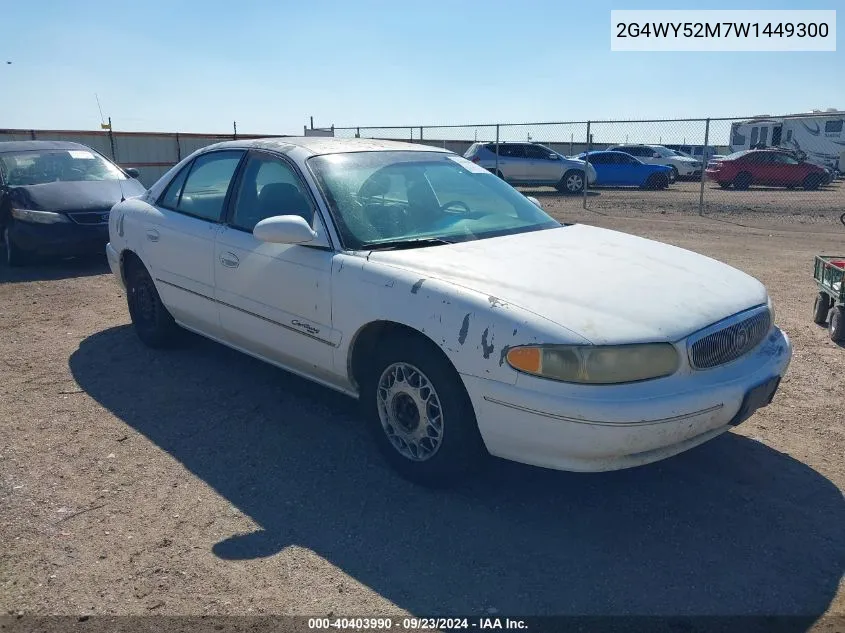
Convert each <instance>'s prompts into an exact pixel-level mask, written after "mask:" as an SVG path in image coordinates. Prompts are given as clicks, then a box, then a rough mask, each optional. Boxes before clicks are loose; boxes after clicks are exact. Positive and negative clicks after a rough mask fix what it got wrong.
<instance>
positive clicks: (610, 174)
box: [575, 152, 672, 189]
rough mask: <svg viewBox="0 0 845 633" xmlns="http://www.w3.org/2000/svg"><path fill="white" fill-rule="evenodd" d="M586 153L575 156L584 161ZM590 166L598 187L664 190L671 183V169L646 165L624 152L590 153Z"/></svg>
mask: <svg viewBox="0 0 845 633" xmlns="http://www.w3.org/2000/svg"><path fill="white" fill-rule="evenodd" d="M586 156H587V152H582V153H581V154H578V155H577V156H575V158H578V159H580V160H584V159H585V157H586ZM590 165H592V166H593V167H594V168H595V170H596V183H595V184H596V185H597V186H599V187H642V188H643V189H665V188H667V187H668V186H669V182H670V181H671V172H672V168H671V167H667V166H666V165H648V164H646V163H643V162H641V161H639V160H637V159H636V158H634V157H633V156H631V155H630V154H626V153H625V152H590Z"/></svg>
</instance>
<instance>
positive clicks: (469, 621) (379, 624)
mask: <svg viewBox="0 0 845 633" xmlns="http://www.w3.org/2000/svg"><path fill="white" fill-rule="evenodd" d="M308 628H309V629H312V630H340V631H366V630H374V631H379V630H381V631H389V630H397V631H436V630H439V631H446V630H472V629H478V630H510V631H517V630H524V629H527V628H528V625H527V624H526V623H525V621H524V620H521V619H519V618H498V617H480V618H425V617H421V618H416V617H406V618H402V619H394V618H382V617H375V618H360V617H357V618H356V617H353V618H308Z"/></svg>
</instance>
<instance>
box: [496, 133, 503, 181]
mask: <svg viewBox="0 0 845 633" xmlns="http://www.w3.org/2000/svg"><path fill="white" fill-rule="evenodd" d="M496 175H497V176H498V175H499V124H498V123H497V124H496ZM502 180H504V178H502Z"/></svg>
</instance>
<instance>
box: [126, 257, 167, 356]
mask: <svg viewBox="0 0 845 633" xmlns="http://www.w3.org/2000/svg"><path fill="white" fill-rule="evenodd" d="M126 302H127V304H128V306H129V316H130V317H131V318H132V325H134V326H135V333H136V334H137V335H138V338H139V339H141V342H143V343H144V345H146V346H148V347H152V348H162V347H168V346H170V345H171V344H172V343H173V341H174V339H175V338H176V334H177V333H178V331H179V326H178V325H176V321H174V320H173V317H172V316H171V314H170V312H168V311H167V308H166V307H164V304H163V303H162V302H161V297H159V294H158V290H156V287H155V283H153V280H152V278H151V277H150V275H149V273H148V272H147V269H146V268H144V265H143V264H142V263H141V262H140V261H138V260H132V261H130V262H127V268H126Z"/></svg>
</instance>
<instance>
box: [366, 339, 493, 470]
mask: <svg viewBox="0 0 845 633" xmlns="http://www.w3.org/2000/svg"><path fill="white" fill-rule="evenodd" d="M374 356H375V358H374V359H373V362H372V364H371V365H370V368H369V370H368V371H367V372H366V375H365V377H364V379H363V380H362V385H361V405H362V408H363V413H364V415H365V417H366V420H367V423H368V424H369V426H370V429H371V431H372V432H373V436H374V438H375V441H376V444H377V445H378V447H379V449H380V451H381V453H382V454H383V455H384V457H385V459H386V460H387V462H388V463H389V464H390V465H391V466H392V467H393V468H394V469H395V470H396V471H397V472H398V473H399V474H400V475H401V476H402V477H404V478H406V479H408V480H410V481H413V482H415V483H418V484H421V485H424V486H435V487H439V486H445V485H448V484H452V483H455V482H457V481H459V480H461V479H462V478H465V477H466V476H468V475H470V474H472V473H473V472H474V471H476V470H477V469H478V468H479V467H480V466H481V463H482V460H483V458H484V456H485V453H486V451H485V448H484V442H483V441H482V439H481V434H480V433H479V431H478V425H477V423H476V420H475V412H474V410H473V407H472V403H471V402H470V399H469V395H467V392H466V389H465V388H464V385H463V381H462V380H461V378H460V376H459V375H458V372H457V371H455V369H454V367H452V365H451V363H450V362H449V361H448V359H447V358H446V357H445V356H443V354H442V353H441V352H440V351H439V350H438V349H437V348H436V347H435V346H434V344H433V343H430V342H429V341H426V340H424V339H422V338H420V337H417V336H414V335H409V336H408V337H405V336H403V337H401V339H400V338H394V339H393V340H389V339H388V340H383V341H381V342H380V347H379V349H377V350H376V353H375V355H374Z"/></svg>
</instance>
